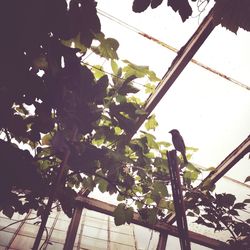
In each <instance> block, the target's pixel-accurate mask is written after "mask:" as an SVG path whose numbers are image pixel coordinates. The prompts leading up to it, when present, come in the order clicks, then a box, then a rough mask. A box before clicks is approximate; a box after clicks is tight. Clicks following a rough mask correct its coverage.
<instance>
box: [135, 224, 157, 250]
mask: <svg viewBox="0 0 250 250" xmlns="http://www.w3.org/2000/svg"><path fill="white" fill-rule="evenodd" d="M133 226H134V233H135V240H136V243H137V249H138V250H145V249H148V250H155V249H156V248H157V244H158V239H159V233H158V232H155V231H153V230H150V229H148V228H145V227H142V226H138V225H133Z"/></svg>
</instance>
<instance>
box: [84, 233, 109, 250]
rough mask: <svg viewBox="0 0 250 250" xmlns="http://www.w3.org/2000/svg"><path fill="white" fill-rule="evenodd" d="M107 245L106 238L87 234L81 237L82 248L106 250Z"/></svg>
mask: <svg viewBox="0 0 250 250" xmlns="http://www.w3.org/2000/svg"><path fill="white" fill-rule="evenodd" d="M107 246H108V242H107V241H105V240H99V239H93V238H90V237H87V236H83V237H82V239H81V249H91V250H105V249H107Z"/></svg>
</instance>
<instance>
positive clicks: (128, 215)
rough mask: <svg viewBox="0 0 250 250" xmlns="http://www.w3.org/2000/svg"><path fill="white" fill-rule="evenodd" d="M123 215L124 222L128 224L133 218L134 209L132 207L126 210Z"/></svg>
mask: <svg viewBox="0 0 250 250" xmlns="http://www.w3.org/2000/svg"><path fill="white" fill-rule="evenodd" d="M125 215H126V222H127V223H128V224H130V223H131V221H132V219H133V217H134V209H133V208H132V207H129V208H126V209H125Z"/></svg>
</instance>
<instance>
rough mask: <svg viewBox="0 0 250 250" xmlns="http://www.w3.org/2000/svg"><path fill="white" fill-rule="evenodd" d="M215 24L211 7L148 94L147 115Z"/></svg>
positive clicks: (139, 123) (144, 117)
mask: <svg viewBox="0 0 250 250" xmlns="http://www.w3.org/2000/svg"><path fill="white" fill-rule="evenodd" d="M214 27H215V25H214V23H213V9H212V10H211V11H210V12H209V14H208V15H207V16H206V17H205V18H204V20H203V21H202V23H201V24H200V26H199V27H198V29H197V30H196V31H195V33H194V34H193V36H192V37H191V38H190V39H189V40H188V42H187V43H186V44H185V45H184V46H183V47H182V48H181V49H180V50H179V52H178V53H177V56H176V57H175V59H174V60H173V62H172V64H171V66H170V67H169V69H168V71H167V73H166V74H165V75H164V77H163V78H162V80H161V82H160V83H159V84H158V86H157V88H156V91H155V93H154V94H152V95H151V96H149V98H148V100H147V101H146V105H145V110H146V112H147V114H148V115H149V114H150V113H151V112H152V111H153V109H154V108H155V107H156V105H157V104H158V103H159V102H160V100H161V99H162V97H163V96H164V95H165V94H166V92H167V91H168V90H169V88H170V87H171V86H172V85H173V83H174V82H175V80H176V79H177V77H178V76H179V75H180V74H181V72H182V71H183V70H184V68H185V67H186V66H187V64H188V63H189V62H190V60H191V59H192V57H193V56H194V54H195V53H196V52H197V51H198V49H199V48H200V47H201V45H202V44H203V43H204V41H205V40H206V39H207V37H208V36H209V35H210V33H211V32H212V31H213V29H214ZM146 118H147V116H141V117H140V118H139V119H138V122H137V124H136V127H135V132H136V131H137V130H138V129H139V128H140V127H141V125H142V124H143V122H144V121H145V120H146Z"/></svg>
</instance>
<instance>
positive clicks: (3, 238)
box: [0, 231, 14, 247]
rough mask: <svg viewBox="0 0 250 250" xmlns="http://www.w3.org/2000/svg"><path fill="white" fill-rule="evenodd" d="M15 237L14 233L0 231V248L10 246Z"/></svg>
mask: <svg viewBox="0 0 250 250" xmlns="http://www.w3.org/2000/svg"><path fill="white" fill-rule="evenodd" d="M13 236H14V234H13V233H9V232H5V231H0V246H4V247H6V246H8V245H9V243H10V241H11V239H12V237H13Z"/></svg>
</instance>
